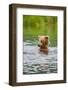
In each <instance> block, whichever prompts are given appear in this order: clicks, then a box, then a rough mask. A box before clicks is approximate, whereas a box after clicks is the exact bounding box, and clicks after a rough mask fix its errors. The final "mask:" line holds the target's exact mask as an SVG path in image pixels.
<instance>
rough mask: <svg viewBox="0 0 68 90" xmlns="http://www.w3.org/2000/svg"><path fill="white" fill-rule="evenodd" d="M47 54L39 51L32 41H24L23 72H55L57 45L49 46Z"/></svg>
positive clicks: (26, 73)
mask: <svg viewBox="0 0 68 90" xmlns="http://www.w3.org/2000/svg"><path fill="white" fill-rule="evenodd" d="M48 49H49V52H48V55H46V54H44V53H42V52H39V47H38V46H37V45H36V44H33V43H32V42H29V43H28V42H24V60H23V74H25V75H28V74H49V73H57V47H49V48H48Z"/></svg>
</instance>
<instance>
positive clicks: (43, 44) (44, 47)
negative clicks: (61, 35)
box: [38, 36, 48, 54]
mask: <svg viewBox="0 0 68 90" xmlns="http://www.w3.org/2000/svg"><path fill="white" fill-rule="evenodd" d="M38 38H39V44H38V46H39V47H40V51H41V52H44V53H45V54H48V36H38Z"/></svg>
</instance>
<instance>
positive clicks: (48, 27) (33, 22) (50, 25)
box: [23, 15, 57, 47]
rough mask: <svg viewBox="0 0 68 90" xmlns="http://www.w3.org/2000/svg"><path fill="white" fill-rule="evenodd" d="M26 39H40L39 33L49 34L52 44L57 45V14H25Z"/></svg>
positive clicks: (24, 31) (24, 30)
mask: <svg viewBox="0 0 68 90" xmlns="http://www.w3.org/2000/svg"><path fill="white" fill-rule="evenodd" d="M23 26H24V28H23V35H24V41H27V40H32V41H33V40H34V41H35V40H38V36H39V35H48V36H49V41H50V46H51V47H53V46H57V16H34V15H33V16H32V15H24V16H23Z"/></svg>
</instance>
